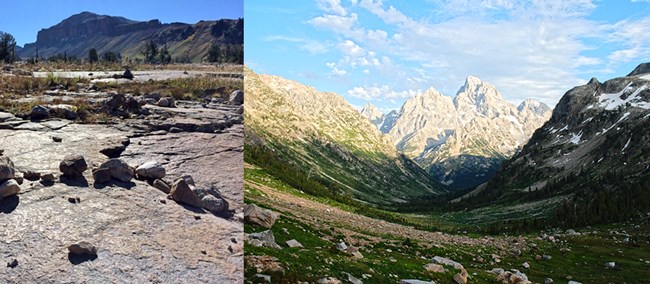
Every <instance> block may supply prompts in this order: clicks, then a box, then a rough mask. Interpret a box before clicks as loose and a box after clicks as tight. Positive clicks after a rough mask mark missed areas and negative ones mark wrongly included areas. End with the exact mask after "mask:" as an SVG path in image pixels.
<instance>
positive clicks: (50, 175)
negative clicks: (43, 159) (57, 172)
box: [41, 173, 56, 182]
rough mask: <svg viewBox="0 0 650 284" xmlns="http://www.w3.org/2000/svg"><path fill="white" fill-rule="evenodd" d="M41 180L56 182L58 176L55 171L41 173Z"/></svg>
mask: <svg viewBox="0 0 650 284" xmlns="http://www.w3.org/2000/svg"><path fill="white" fill-rule="evenodd" d="M41 180H42V181H44V182H54V181H56V177H55V176H54V174H53V173H46V174H42V175H41Z"/></svg>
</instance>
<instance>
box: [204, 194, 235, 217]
mask: <svg viewBox="0 0 650 284" xmlns="http://www.w3.org/2000/svg"><path fill="white" fill-rule="evenodd" d="M228 206H229V204H228V202H227V201H226V200H225V199H223V198H222V197H221V196H219V197H217V196H214V195H206V196H204V197H203V198H201V207H202V208H203V209H206V210H208V211H210V212H212V213H219V212H223V211H226V210H228Z"/></svg>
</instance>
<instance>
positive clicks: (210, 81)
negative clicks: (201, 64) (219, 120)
mask: <svg viewBox="0 0 650 284" xmlns="http://www.w3.org/2000/svg"><path fill="white" fill-rule="evenodd" d="M96 86H97V87H99V88H101V89H102V90H112V91H117V92H119V93H128V94H133V95H137V96H140V95H145V94H150V93H159V94H161V95H163V96H172V97H174V98H175V99H180V100H198V101H200V100H202V99H203V96H204V91H205V90H206V89H211V88H219V87H224V89H225V91H224V98H227V96H228V95H229V94H230V93H232V92H233V91H235V90H242V89H243V88H244V82H243V80H240V79H229V78H222V77H218V76H201V77H193V78H183V79H181V78H176V79H171V80H165V81H150V82H129V83H124V84H114V83H97V84H96Z"/></svg>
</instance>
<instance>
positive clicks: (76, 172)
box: [59, 154, 88, 178]
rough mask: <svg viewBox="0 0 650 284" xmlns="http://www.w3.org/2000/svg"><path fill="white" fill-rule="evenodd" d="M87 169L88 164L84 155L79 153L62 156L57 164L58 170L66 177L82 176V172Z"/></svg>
mask: <svg viewBox="0 0 650 284" xmlns="http://www.w3.org/2000/svg"><path fill="white" fill-rule="evenodd" d="M87 169H88V164H86V160H85V159H84V156H82V155H79V154H69V155H66V156H65V157H63V161H61V163H60V164H59V170H60V171H61V173H63V175H64V176H67V177H73V178H75V177H82V176H83V172H84V171H85V170H87Z"/></svg>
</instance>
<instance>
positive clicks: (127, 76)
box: [122, 68, 133, 80]
mask: <svg viewBox="0 0 650 284" xmlns="http://www.w3.org/2000/svg"><path fill="white" fill-rule="evenodd" d="M122 78H124V79H128V80H133V73H131V70H130V69H128V68H127V69H126V70H124V73H123V74H122Z"/></svg>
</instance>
